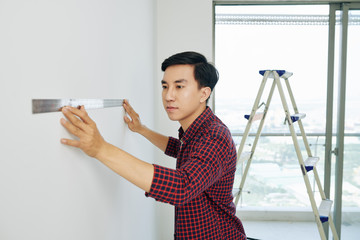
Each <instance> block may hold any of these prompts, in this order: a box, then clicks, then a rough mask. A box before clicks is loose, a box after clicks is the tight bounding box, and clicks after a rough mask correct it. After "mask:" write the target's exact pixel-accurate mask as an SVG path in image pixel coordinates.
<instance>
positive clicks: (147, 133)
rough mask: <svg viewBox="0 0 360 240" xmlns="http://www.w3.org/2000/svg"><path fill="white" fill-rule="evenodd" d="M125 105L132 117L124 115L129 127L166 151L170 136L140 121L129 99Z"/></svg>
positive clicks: (125, 101)
mask: <svg viewBox="0 0 360 240" xmlns="http://www.w3.org/2000/svg"><path fill="white" fill-rule="evenodd" d="M123 106H124V109H125V111H126V113H127V114H128V115H129V116H130V118H131V119H130V118H129V117H128V116H124V121H125V123H126V124H127V125H128V127H129V129H130V130H131V131H133V132H137V133H139V134H141V135H142V136H144V137H145V138H146V139H147V140H149V141H150V142H151V143H152V144H154V145H155V146H156V147H158V148H159V149H160V150H161V151H163V152H165V149H166V146H167V144H168V141H169V138H168V137H167V136H164V135H161V134H159V133H157V132H154V131H152V130H150V129H149V128H147V127H146V126H145V125H143V124H142V123H141V121H140V117H139V114H137V113H136V112H135V111H134V109H133V108H132V107H131V105H130V104H129V102H128V101H127V100H124V104H123Z"/></svg>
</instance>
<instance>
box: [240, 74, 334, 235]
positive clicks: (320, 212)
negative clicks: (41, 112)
mask: <svg viewBox="0 0 360 240" xmlns="http://www.w3.org/2000/svg"><path fill="white" fill-rule="evenodd" d="M259 72H260V74H261V75H263V79H262V82H261V85H260V88H259V91H258V93H257V96H256V99H255V102H254V105H253V108H252V110H251V114H250V115H245V118H247V119H248V123H247V125H246V128H245V131H244V134H243V137H242V139H241V142H240V145H239V149H238V152H237V166H239V165H240V164H242V163H243V162H245V161H247V162H246V166H245V169H244V171H243V175H242V178H241V182H240V186H239V188H238V191H237V193H236V194H235V195H234V196H235V206H237V205H238V202H239V200H240V196H241V193H242V190H243V187H244V184H245V180H246V177H247V174H248V171H249V168H250V164H251V161H252V158H253V155H254V152H255V149H256V145H257V142H258V140H259V138H260V135H261V131H262V128H263V126H264V122H265V118H266V114H267V111H268V109H269V106H270V102H271V99H272V96H273V93H274V90H275V87H277V88H278V90H279V94H280V98H281V103H282V106H283V108H284V111H285V117H286V118H285V120H286V122H287V124H288V126H289V129H290V132H291V137H292V140H293V144H294V147H295V151H296V155H297V158H298V161H299V164H300V168H301V173H302V176H303V179H304V182H305V185H306V189H307V193H308V195H309V199H310V203H311V207H312V210H313V212H314V215H315V220H316V224H317V227H318V230H319V234H320V237H321V239H322V240H324V239H327V237H326V234H325V231H324V227H323V223H325V222H329V225H330V228H331V231H332V235H333V238H334V239H335V240H338V239H339V237H338V235H337V232H336V229H335V225H334V223H333V220H332V217H331V214H330V212H331V206H332V201H331V200H329V199H327V198H326V196H325V193H324V190H323V189H322V185H321V182H320V178H319V175H318V172H317V170H316V163H317V161H318V160H319V158H318V157H313V156H312V154H311V150H310V147H309V143H308V141H307V138H306V134H305V131H304V127H303V124H302V121H301V119H302V118H304V117H305V116H306V115H305V114H302V113H299V111H298V108H297V106H296V103H295V99H294V96H293V93H292V90H291V88H290V84H289V81H288V78H289V77H291V76H292V73H290V72H286V71H285V70H262V71H259ZM268 79H273V81H272V85H271V88H270V92H269V95H268V98H267V101H266V103H265V107H264V110H263V112H259V113H258V112H257V111H258V109H259V108H260V106H261V105H259V103H260V99H261V96H262V94H263V91H264V89H265V86H266V82H267V80H268ZM281 79H284V81H285V84H286V88H287V90H288V94H289V97H290V100H291V103H292V106H293V110H294V113H295V114H292V115H291V114H290V111H289V107H288V105H287V102H286V97H285V93H284V90H283V87H282V84H281ZM256 120H260V123H259V126H258V129H257V132H256V135H255V138H254V141H253V144H252V147H251V151H250V152H243V150H244V145H245V141H246V139H247V137H248V135H249V132H250V128H251V125H252V123H253V122H254V121H256ZM294 123H297V124H298V126H299V130H300V132H301V136H302V140H303V142H304V145H305V148H306V152H307V158H306V159H305V160H304V159H303V156H302V153H301V150H300V146H299V142H298V138H297V134H296V132H295V128H294ZM311 171H312V172H313V174H314V178H315V181H316V184H317V187H318V189H319V193H320V196H321V199H322V201H321V203H320V206H319V208H318V207H317V205H316V201H315V198H314V194H313V191H312V187H311V184H310V181H309V176H308V172H311Z"/></svg>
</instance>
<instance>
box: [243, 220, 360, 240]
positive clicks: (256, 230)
mask: <svg viewBox="0 0 360 240" xmlns="http://www.w3.org/2000/svg"><path fill="white" fill-rule="evenodd" d="M242 222H243V225H244V228H245V232H246V235H247V236H248V237H251V238H254V239H260V240H304V239H306V240H318V239H320V235H319V232H318V229H317V226H316V223H315V222H280V221H263V222H258V221H245V220H244V221H242ZM329 232H330V233H331V230H329ZM329 239H332V238H331V237H330V238H329ZM341 239H342V240H357V239H360V222H355V223H346V224H343V225H342V228H341Z"/></svg>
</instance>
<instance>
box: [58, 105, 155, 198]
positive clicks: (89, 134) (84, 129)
mask: <svg viewBox="0 0 360 240" xmlns="http://www.w3.org/2000/svg"><path fill="white" fill-rule="evenodd" d="M62 112H63V114H64V115H65V116H66V118H67V119H68V121H66V120H65V119H64V118H62V119H61V124H62V125H63V126H64V127H65V128H66V129H67V130H68V131H69V132H70V133H71V134H73V135H75V136H76V137H78V140H72V139H61V143H63V144H65V145H69V146H73V147H77V148H80V149H81V150H82V151H84V152H85V153H86V154H87V155H89V156H90V157H94V158H97V159H98V160H100V161H101V162H102V163H104V164H105V165H106V166H108V167H109V168H110V169H112V170H113V171H114V172H116V173H118V174H119V175H120V176H122V177H124V178H125V179H127V180H128V181H130V182H131V183H133V184H135V185H136V186H138V187H139V188H141V189H143V190H144V191H146V192H149V191H150V188H151V183H152V179H153V175H154V166H153V165H152V164H149V163H147V162H144V161H141V160H140V159H138V158H136V157H134V156H132V155H130V154H129V153H127V152H125V151H123V150H121V149H119V148H117V147H115V146H113V145H111V144H109V143H107V142H106V141H105V140H104V139H103V137H102V136H101V135H100V132H99V130H98V129H97V127H96V124H95V122H94V121H93V120H92V119H91V118H90V117H89V116H88V114H87V112H86V111H85V109H84V107H83V106H82V107H81V109H77V108H73V107H65V108H63V110H62Z"/></svg>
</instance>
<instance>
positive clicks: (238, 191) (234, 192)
mask: <svg viewBox="0 0 360 240" xmlns="http://www.w3.org/2000/svg"><path fill="white" fill-rule="evenodd" d="M239 193H240V188H233V190H232V195H233V196H234V198H235V197H236V196H237V195H238V194H239Z"/></svg>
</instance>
